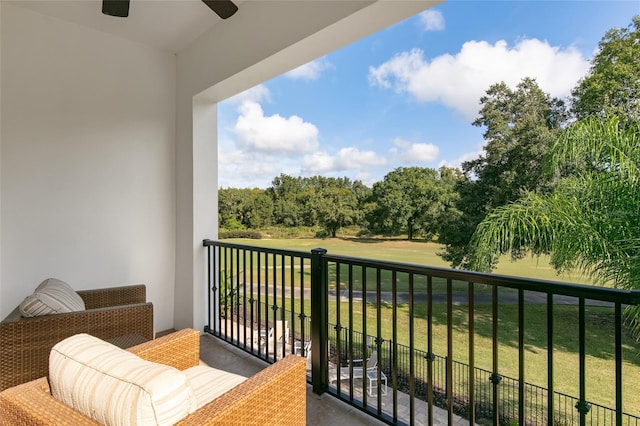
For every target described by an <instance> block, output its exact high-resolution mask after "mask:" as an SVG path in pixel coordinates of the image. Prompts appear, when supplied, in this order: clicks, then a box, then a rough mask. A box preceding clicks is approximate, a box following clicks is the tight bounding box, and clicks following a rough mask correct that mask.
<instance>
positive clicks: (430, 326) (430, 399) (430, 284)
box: [427, 275, 435, 426]
mask: <svg viewBox="0 0 640 426" xmlns="http://www.w3.org/2000/svg"><path fill="white" fill-rule="evenodd" d="M434 361H435V356H434V354H433V278H432V276H431V275H429V276H427V412H428V414H429V419H428V421H429V426H433V362H434Z"/></svg>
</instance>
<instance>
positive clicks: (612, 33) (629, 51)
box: [572, 15, 640, 120]
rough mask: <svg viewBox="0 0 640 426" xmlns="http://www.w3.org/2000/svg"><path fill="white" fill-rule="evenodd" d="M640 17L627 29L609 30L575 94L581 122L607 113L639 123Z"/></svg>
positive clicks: (576, 111)
mask: <svg viewBox="0 0 640 426" xmlns="http://www.w3.org/2000/svg"><path fill="white" fill-rule="evenodd" d="M638 58H640V15H636V16H635V17H634V18H633V19H632V22H631V24H630V25H629V26H628V27H627V28H620V29H618V28H613V29H611V30H609V31H608V32H607V33H606V34H605V36H604V37H603V38H602V40H601V41H600V43H599V50H598V53H597V54H596V55H595V56H594V58H593V60H592V61H591V70H590V71H589V74H588V75H587V76H586V77H585V78H583V79H582V80H581V81H580V82H579V84H578V85H577V86H576V88H575V89H574V90H573V92H572V97H573V105H572V110H573V112H574V114H575V115H576V117H577V118H578V119H582V118H585V117H588V116H590V115H597V116H599V117H604V116H605V115H606V114H607V113H612V114H616V115H618V116H619V117H623V116H628V117H630V118H631V119H634V120H639V119H640V60H638Z"/></svg>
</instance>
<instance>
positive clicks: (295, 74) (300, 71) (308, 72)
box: [285, 58, 331, 81]
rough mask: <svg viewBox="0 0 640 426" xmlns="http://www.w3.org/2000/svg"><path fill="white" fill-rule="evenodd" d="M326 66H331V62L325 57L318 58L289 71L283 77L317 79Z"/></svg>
mask: <svg viewBox="0 0 640 426" xmlns="http://www.w3.org/2000/svg"><path fill="white" fill-rule="evenodd" d="M328 68H331V63H330V62H329V61H328V60H326V59H325V58H320V59H316V60H315V61H311V62H308V63H306V64H304V65H301V66H299V67H298V68H296V69H293V70H291V71H289V72H288V73H286V74H285V77H289V78H292V79H294V80H295V79H300V80H311V81H313V80H317V79H319V78H320V75H321V74H322V72H323V71H324V70H326V69H328Z"/></svg>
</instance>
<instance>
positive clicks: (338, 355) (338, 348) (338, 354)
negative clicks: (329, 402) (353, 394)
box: [333, 262, 353, 393]
mask: <svg viewBox="0 0 640 426" xmlns="http://www.w3.org/2000/svg"><path fill="white" fill-rule="evenodd" d="M335 267H336V325H335V326H334V327H333V329H334V330H335V331H336V368H337V372H336V374H337V378H338V380H337V381H336V389H337V390H338V393H340V391H341V385H342V380H341V379H342V378H341V377H340V376H341V374H339V372H340V366H341V365H342V342H341V341H340V340H341V339H340V338H341V337H342V333H341V330H342V325H341V324H340V281H341V276H340V269H341V264H340V262H336V263H335ZM349 387H353V383H350V384H349Z"/></svg>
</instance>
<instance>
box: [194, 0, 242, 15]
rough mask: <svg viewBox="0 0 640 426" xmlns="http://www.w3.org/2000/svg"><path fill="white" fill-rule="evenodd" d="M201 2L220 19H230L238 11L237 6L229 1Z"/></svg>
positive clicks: (208, 0) (204, 0)
mask: <svg viewBox="0 0 640 426" xmlns="http://www.w3.org/2000/svg"><path fill="white" fill-rule="evenodd" d="M202 2H203V3H204V4H206V5H207V6H209V8H210V9H211V10H213V11H214V12H215V13H217V14H218V16H219V17H221V18H222V19H227V18H230V17H231V16H232V15H233V14H234V13H236V12H237V11H238V6H236V5H235V4H234V3H233V2H232V1H231V0H202Z"/></svg>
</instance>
